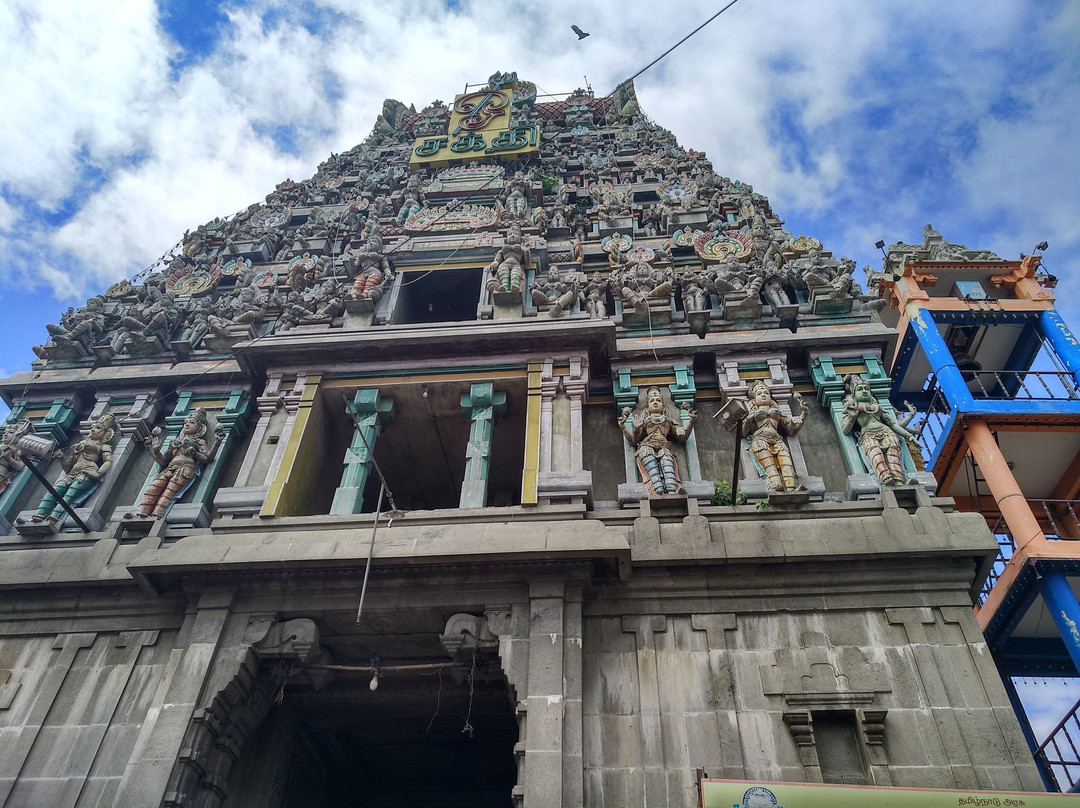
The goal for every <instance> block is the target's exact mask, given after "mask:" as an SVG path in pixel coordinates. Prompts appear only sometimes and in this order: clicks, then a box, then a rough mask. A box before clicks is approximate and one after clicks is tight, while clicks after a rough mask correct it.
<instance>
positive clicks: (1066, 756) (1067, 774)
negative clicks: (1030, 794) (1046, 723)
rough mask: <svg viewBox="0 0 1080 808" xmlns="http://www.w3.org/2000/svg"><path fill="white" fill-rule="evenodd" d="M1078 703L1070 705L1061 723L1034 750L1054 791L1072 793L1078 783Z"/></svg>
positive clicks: (1079, 720) (1079, 776)
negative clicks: (1070, 707)
mask: <svg viewBox="0 0 1080 808" xmlns="http://www.w3.org/2000/svg"><path fill="white" fill-rule="evenodd" d="M1078 713H1080V701H1078V702H1076V704H1074V705H1073V706H1072V709H1071V710H1069V712H1068V713H1066V714H1065V717H1064V718H1063V719H1061V722H1060V723H1059V724H1058V725H1057V726H1056V727H1054V728H1053V729H1052V730H1051V731H1050V734H1049V735H1047V736H1046V740H1045V741H1043V742H1042V743H1041V744H1040V745H1039V748H1038V749H1036V750H1035V759H1036V760H1037V761H1040V762H1041V763H1042V767H1043V770H1044V771H1045V772H1046V773H1047V774H1048V775H1049V777H1050V781H1051V783H1052V784H1053V786H1054V788H1055V790H1057V791H1062V792H1072V791H1074V790H1075V789H1076V786H1077V783H1078V782H1080V749H1078V744H1080V715H1078Z"/></svg>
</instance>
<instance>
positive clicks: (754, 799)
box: [701, 780, 1076, 808]
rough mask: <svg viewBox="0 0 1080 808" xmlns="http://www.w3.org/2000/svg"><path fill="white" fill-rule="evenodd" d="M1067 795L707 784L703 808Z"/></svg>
mask: <svg viewBox="0 0 1080 808" xmlns="http://www.w3.org/2000/svg"><path fill="white" fill-rule="evenodd" d="M1069 799H1071V800H1072V801H1073V802H1074V803H1075V801H1076V797H1075V796H1073V795H1066V794H1037V793H1031V792H1027V791H1024V792H1013V791H946V790H943V789H936V788H878V787H875V786H823V785H813V784H807V783H748V782H746V781H745V780H702V781H701V806H702V808H848V807H849V806H850V808H968V806H970V807H971V808H1046V807H1047V806H1056V808H1063V806H1064V805H1065V803H1064V802H1062V801H1063V800H1069Z"/></svg>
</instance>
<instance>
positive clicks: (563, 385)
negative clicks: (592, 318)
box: [538, 356, 592, 504]
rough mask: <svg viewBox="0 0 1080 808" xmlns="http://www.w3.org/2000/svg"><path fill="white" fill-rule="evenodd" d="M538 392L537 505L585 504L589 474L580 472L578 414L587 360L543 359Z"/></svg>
mask: <svg viewBox="0 0 1080 808" xmlns="http://www.w3.org/2000/svg"><path fill="white" fill-rule="evenodd" d="M539 392H540V473H539V495H538V496H539V501H540V504H551V503H552V502H556V501H562V502H570V503H589V502H591V500H592V472H591V471H588V470H586V469H584V468H583V466H584V451H583V448H582V414H581V408H582V406H583V404H584V402H585V398H586V397H587V396H588V392H589V362H588V358H587V357H584V356H572V357H570V358H569V359H553V358H548V359H545V360H544V363H543V366H542V370H541V373H540V383H539Z"/></svg>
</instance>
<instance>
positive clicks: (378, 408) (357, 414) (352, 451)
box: [330, 390, 394, 514]
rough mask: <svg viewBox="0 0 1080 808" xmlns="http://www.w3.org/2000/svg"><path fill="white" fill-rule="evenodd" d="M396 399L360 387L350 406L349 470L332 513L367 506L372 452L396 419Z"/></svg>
mask: <svg viewBox="0 0 1080 808" xmlns="http://www.w3.org/2000/svg"><path fill="white" fill-rule="evenodd" d="M393 408H394V400H393V399H392V398H383V397H382V396H380V395H379V391H378V390H357V391H356V395H355V396H353V400H352V401H350V402H349V403H348V404H347V405H346V409H347V410H348V412H349V414H350V415H352V417H353V424H354V427H355V429H354V431H353V437H352V442H351V443H350V444H349V449H348V451H346V452H345V470H344V471H343V472H342V474H341V484H340V485H339V486H338V488H337V491H335V492H334V502H333V504H332V505H331V506H330V513H337V514H349V513H360V512H361V511H362V510H363V508H364V488H365V487H366V486H367V481H368V477H369V476H371V467H372V465H373V463H374V460H373V458H372V455H371V453H372V452H373V451H375V441H377V440H378V439H379V433H380V432H382V428H383V426H384V425H385V424H388V423H390V421H391V420H393V415H392V410H393Z"/></svg>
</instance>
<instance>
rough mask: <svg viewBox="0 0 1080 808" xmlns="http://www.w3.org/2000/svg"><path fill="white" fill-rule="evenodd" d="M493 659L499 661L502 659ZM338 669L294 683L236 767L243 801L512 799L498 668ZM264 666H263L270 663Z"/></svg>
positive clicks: (232, 798)
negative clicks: (316, 680)
mask: <svg viewBox="0 0 1080 808" xmlns="http://www.w3.org/2000/svg"><path fill="white" fill-rule="evenodd" d="M495 665H496V666H497V663H495ZM467 673H468V670H467V668H464V669H463V668H456V669H450V668H444V669H443V670H441V671H438V670H436V671H427V672H423V673H419V672H400V673H395V672H393V671H390V670H388V671H387V672H386V673H385V674H384V676H383V677H382V678H381V679H380V681H379V685H378V688H377V690H375V691H372V690H371V689H370V680H371V676H370V674H341V675H338V676H337V677H336V678H335V679H334V681H332V682H331V683H330V684H328V685H326V686H325V687H324V688H322V689H321V690H315V689H314V688H313V687H311V686H310V685H292V686H288V687H287V688H286V689H285V691H284V694H283V698H282V702H281V704H280V705H278V706H275V707H271V712H270V715H269V716H268V718H267V720H266V721H265V722H264V723H263V725H262V726H261V727H260V728H259V729H258V730H257V731H256V732H255V733H253V735H252V739H251V740H250V741H249V742H248V744H246V747H245V749H244V750H243V754H242V756H241V759H240V760H239V761H238V762H237V765H236V766H235V767H234V777H233V778H232V779H231V782H230V788H229V802H228V804H229V805H234V806H240V807H241V808H301V806H302V807H303V808H331V806H334V807H335V808H336V806H350V807H354V808H390V806H401V805H460V806H470V808H473V807H475V808H509V806H511V804H512V791H513V788H514V785H515V784H516V782H517V765H516V762H515V759H514V744H515V743H516V742H517V739H518V729H517V721H516V718H515V715H514V709H513V704H512V703H511V699H510V695H509V690H508V687H507V684H506V680H505V677H503V675H502V673H501V671H491V672H487V673H485V672H484V671H483V670H480V671H478V673H477V676H476V677H475V679H474V680H473V682H472V684H471V687H470V682H469V680H468V677H467ZM264 675H265V674H264Z"/></svg>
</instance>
